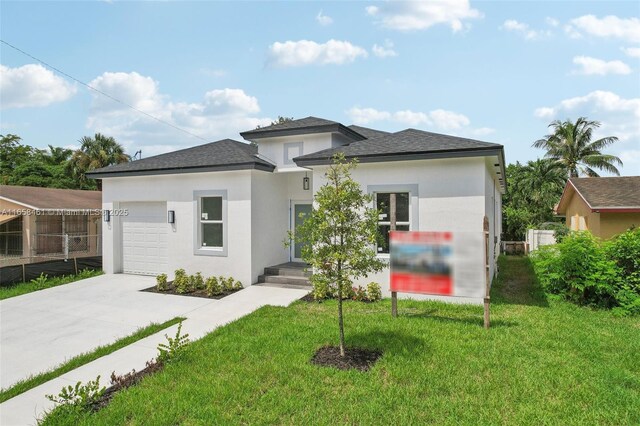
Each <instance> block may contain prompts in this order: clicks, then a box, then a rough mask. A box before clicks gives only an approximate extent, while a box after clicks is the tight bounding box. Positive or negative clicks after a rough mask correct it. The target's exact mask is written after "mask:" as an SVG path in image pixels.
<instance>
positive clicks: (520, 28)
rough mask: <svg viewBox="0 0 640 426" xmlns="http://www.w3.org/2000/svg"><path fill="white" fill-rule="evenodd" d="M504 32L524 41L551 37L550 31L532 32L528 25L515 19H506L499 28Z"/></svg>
mask: <svg viewBox="0 0 640 426" xmlns="http://www.w3.org/2000/svg"><path fill="white" fill-rule="evenodd" d="M500 28H502V29H504V30H507V31H511V32H515V33H517V34H519V35H521V36H522V37H524V39H525V40H539V39H542V38H547V37H550V36H551V31H548V30H532V29H531V27H529V25H528V24H525V23H523V22H518V21H516V20H515V19H507V20H506V21H504V23H503V24H502V26H501V27H500Z"/></svg>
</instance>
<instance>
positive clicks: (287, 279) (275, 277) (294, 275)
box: [256, 262, 312, 289]
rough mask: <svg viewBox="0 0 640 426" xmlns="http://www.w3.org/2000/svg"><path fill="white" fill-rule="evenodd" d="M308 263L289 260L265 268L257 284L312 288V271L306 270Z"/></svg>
mask: <svg viewBox="0 0 640 426" xmlns="http://www.w3.org/2000/svg"><path fill="white" fill-rule="evenodd" d="M307 267H308V265H307V264H306V263H301V262H287V263H282V264H280V265H275V266H269V267H266V268H264V274H263V275H260V276H259V277H258V283H257V284H256V285H263V286H269V287H283V288H300V289H311V288H312V287H311V282H310V281H309V277H310V276H311V272H309V271H305V269H306V268H307Z"/></svg>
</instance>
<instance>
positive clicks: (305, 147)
mask: <svg viewBox="0 0 640 426" xmlns="http://www.w3.org/2000/svg"><path fill="white" fill-rule="evenodd" d="M241 136H242V137H243V138H244V139H245V140H246V141H247V142H239V141H234V140H230V139H225V140H221V141H217V142H212V143H209V144H205V145H200V146H196V147H193V148H188V149H184V150H180V151H176V152H171V153H167V154H162V155H157V156H154V157H149V158H146V159H143V160H138V161H134V162H131V163H125V164H119V165H114V166H110V167H107V168H103V169H99V170H95V171H94V172H92V173H91V174H90V175H89V176H90V177H92V178H98V179H102V188H103V189H102V207H103V209H105V210H109V211H111V214H110V215H109V216H108V219H107V218H106V217H105V221H106V220H108V222H103V265H104V269H105V272H107V273H131V274H149V275H155V274H158V273H162V272H166V273H168V274H169V275H170V276H171V275H172V273H173V271H174V270H175V269H178V268H184V269H185V270H186V271H187V272H188V273H194V272H197V271H201V272H202V273H203V275H205V276H207V275H226V276H233V277H235V278H236V279H239V280H241V281H242V282H243V283H244V285H245V286H247V285H250V284H253V283H257V282H258V281H268V278H269V277H268V276H267V277H266V278H267V279H265V277H264V275H265V268H269V267H271V266H274V265H281V264H284V263H287V262H296V261H300V259H299V257H300V247H299V246H297V245H294V246H293V247H291V248H290V249H289V248H285V246H284V244H283V241H284V240H285V237H286V235H287V231H288V230H294V229H295V224H296V221H297V220H300V219H299V216H300V213H304V212H306V211H309V210H310V209H311V205H312V202H313V194H314V192H315V191H316V190H317V189H318V188H319V187H320V186H321V185H322V184H323V182H324V172H325V170H326V168H327V165H328V164H330V161H331V157H332V155H333V154H334V153H336V152H338V151H341V152H343V153H344V154H345V156H346V157H347V159H349V158H354V157H357V158H358V160H359V166H358V167H357V169H355V171H354V172H353V177H354V179H355V180H356V181H358V182H359V183H360V185H361V187H362V189H363V190H364V191H367V192H369V193H371V194H373V195H374V196H375V199H376V201H375V202H377V203H378V204H379V205H380V204H381V203H382V202H383V201H384V200H385V199H388V197H389V194H390V193H394V194H396V210H397V211H396V215H395V216H396V217H397V222H396V227H397V229H398V230H412V231H414V230H415V231H419V230H428V231H439V230H442V231H454V232H456V231H458V232H467V231H481V230H482V224H483V219H484V217H485V216H486V217H487V218H488V219H489V232H490V241H491V244H490V256H489V257H490V259H491V260H490V269H491V270H490V274H491V276H493V274H494V271H495V259H496V248H497V247H499V244H500V237H499V236H500V233H501V222H502V220H501V214H500V212H501V194H503V193H504V190H505V178H504V176H505V174H504V169H505V164H504V150H503V146H502V145H498V144H493V143H488V142H481V141H476V140H471V139H465V138H460V137H455V136H448V135H441V134H435V133H430V132H425V131H420V130H415V129H407V130H403V131H400V132H396V133H388V132H383V131H378V130H374V129H369V128H365V127H360V126H345V125H343V124H340V123H338V122H335V121H330V120H325V119H321V118H316V117H307V118H303V119H299V120H294V121H290V122H286V123H282V124H276V125H272V126H268V127H264V128H258V129H255V130H250V131H246V132H243V133H241ZM248 142H253V143H254V145H251V144H249V143H248ZM255 145H257V147H255ZM382 216H384V215H382ZM382 216H381V220H380V230H381V231H382V232H383V234H386V233H387V232H388V230H389V223H388V222H385V217H382ZM387 217H388V216H387ZM387 220H388V219H387ZM483 249H484V248H483V247H477V250H478V252H479V253H482V252H483ZM377 251H378V253H379V256H381V257H383V258H385V257H388V244H386V243H385V244H384V245H383V246H381V247H378V248H377ZM271 271H272V270H271ZM275 273H278V272H277V271H276V272H275ZM280 273H283V272H280ZM284 274H285V275H286V272H284ZM267 275H269V270H268V271H267ZM276 278H277V277H276ZM388 279H389V274H388V271H385V272H383V273H381V274H379V275H377V276H374V277H369V278H367V279H366V280H365V281H364V282H363V284H365V283H366V282H369V281H372V280H376V281H378V282H379V283H380V284H381V285H382V287H383V289H388ZM276 281H277V280H276Z"/></svg>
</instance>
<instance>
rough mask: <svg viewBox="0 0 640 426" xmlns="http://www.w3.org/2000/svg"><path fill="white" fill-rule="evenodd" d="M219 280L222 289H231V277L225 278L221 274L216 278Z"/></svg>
mask: <svg viewBox="0 0 640 426" xmlns="http://www.w3.org/2000/svg"><path fill="white" fill-rule="evenodd" d="M218 280H219V281H220V285H222V289H223V290H224V291H233V278H231V277H229V278H225V277H223V276H222V275H220V277H219V278H218Z"/></svg>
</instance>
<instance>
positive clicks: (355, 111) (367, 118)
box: [346, 107, 391, 124]
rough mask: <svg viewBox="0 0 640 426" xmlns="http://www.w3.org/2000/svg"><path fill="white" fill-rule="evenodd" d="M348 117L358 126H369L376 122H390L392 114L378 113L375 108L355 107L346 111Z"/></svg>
mask: <svg viewBox="0 0 640 426" xmlns="http://www.w3.org/2000/svg"><path fill="white" fill-rule="evenodd" d="M346 113H347V115H348V116H349V118H350V119H351V121H353V122H354V123H356V124H369V123H372V122H374V121H383V120H389V118H391V114H390V113H388V112H387V111H378V110H377V109H374V108H357V107H353V108H351V109H349V110H348V111H346Z"/></svg>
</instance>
